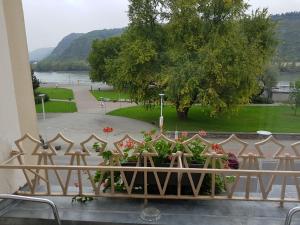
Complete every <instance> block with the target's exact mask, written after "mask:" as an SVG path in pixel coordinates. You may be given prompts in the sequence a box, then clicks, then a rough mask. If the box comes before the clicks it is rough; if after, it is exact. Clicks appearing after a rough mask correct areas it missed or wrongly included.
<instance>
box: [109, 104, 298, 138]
mask: <svg viewBox="0 0 300 225" xmlns="http://www.w3.org/2000/svg"><path fill="white" fill-rule="evenodd" d="M108 114H109V115H114V116H124V117H129V118H133V119H137V120H142V121H145V122H149V123H155V125H157V124H158V118H159V116H160V110H159V107H155V108H154V109H153V110H146V109H145V108H144V107H142V106H134V107H129V108H122V109H117V110H115V111H112V112H109V113H108ZM163 115H164V127H165V129H166V130H186V131H198V130H201V129H204V130H207V131H228V132H255V131H257V130H267V131H271V132H280V133H284V132H286V133H300V115H297V116H295V115H294V113H293V111H292V110H291V108H290V107H288V106H244V107H242V108H241V109H240V111H239V112H238V113H235V114H233V115H231V116H222V117H219V118H211V117H210V116H209V113H208V111H207V110H205V109H203V108H201V107H199V106H194V107H193V108H191V110H190V112H189V119H188V120H187V121H180V120H178V119H177V116H176V111H175V108H173V107H171V106H166V107H164V110H163Z"/></svg>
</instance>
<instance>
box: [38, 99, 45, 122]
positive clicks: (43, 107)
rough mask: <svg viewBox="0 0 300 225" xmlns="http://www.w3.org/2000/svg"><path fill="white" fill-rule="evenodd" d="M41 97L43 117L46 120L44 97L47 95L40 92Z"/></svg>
mask: <svg viewBox="0 0 300 225" xmlns="http://www.w3.org/2000/svg"><path fill="white" fill-rule="evenodd" d="M39 97H41V99H42V110H43V119H44V121H45V119H46V115H45V104H44V97H45V94H39Z"/></svg>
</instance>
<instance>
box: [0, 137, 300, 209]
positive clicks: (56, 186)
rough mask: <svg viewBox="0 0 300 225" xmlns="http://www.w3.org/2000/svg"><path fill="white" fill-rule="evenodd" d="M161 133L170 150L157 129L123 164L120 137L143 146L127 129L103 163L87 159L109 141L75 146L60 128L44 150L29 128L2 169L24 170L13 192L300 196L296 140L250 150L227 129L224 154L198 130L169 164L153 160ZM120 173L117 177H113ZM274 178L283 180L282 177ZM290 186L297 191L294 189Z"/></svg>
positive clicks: (150, 196)
mask: <svg viewBox="0 0 300 225" xmlns="http://www.w3.org/2000/svg"><path fill="white" fill-rule="evenodd" d="M162 139H163V140H164V141H166V142H168V143H169V146H170V148H174V146H175V144H176V142H175V141H174V140H171V139H169V138H167V137H166V136H164V135H160V136H158V137H157V138H156V139H155V140H154V141H152V142H151V143H150V145H149V146H148V151H143V152H139V151H136V150H135V151H134V152H133V155H135V156H136V159H137V160H136V161H135V162H134V164H131V165H126V166H124V164H122V157H123V156H124V152H123V149H122V148H121V147H120V146H122V143H123V142H124V141H126V142H128V141H129V142H130V143H132V145H133V146H136V148H133V149H138V146H141V145H142V144H143V143H142V142H141V141H138V140H135V139H133V138H131V137H130V136H128V135H126V136H125V137H124V138H122V139H121V140H119V141H117V142H114V146H115V150H113V151H112V154H111V157H110V158H109V160H108V161H104V160H103V159H102V157H101V156H97V157H99V162H100V164H97V165H92V164H90V163H89V158H93V159H95V157H96V156H95V155H92V154H91V151H90V146H89V145H91V144H90V143H94V142H95V141H97V142H99V143H100V147H99V149H98V150H99V151H100V153H101V152H104V151H107V146H108V142H106V141H104V140H103V139H101V138H99V137H98V136H96V135H94V134H93V135H91V136H90V137H89V138H88V139H87V140H85V141H83V142H81V143H80V148H79V149H76V148H74V147H73V146H74V142H73V141H71V140H69V139H67V138H66V137H64V136H63V135H62V134H61V133H59V134H58V135H57V136H56V137H54V138H53V139H52V140H50V141H49V142H48V145H49V147H48V148H46V149H44V148H42V144H41V142H40V141H39V140H36V139H35V138H33V137H32V136H30V135H29V134H26V135H24V136H23V137H22V138H21V139H19V140H17V141H16V142H15V143H16V147H17V149H15V150H13V151H12V157H11V158H10V159H8V160H7V161H5V162H3V163H2V164H1V165H0V169H18V170H21V171H22V173H23V174H24V177H25V179H26V181H27V190H20V191H18V193H19V194H22V195H53V196H74V195H86V196H105V197H127V198H143V199H158V198H161V199H219V200H221V199H222V200H226V199H228V200H247V201H278V202H280V203H281V205H282V204H283V202H299V201H300V189H299V181H298V178H299V177H300V171H299V170H297V169H296V167H297V162H298V161H299V160H300V154H299V147H300V142H296V143H294V144H292V145H290V146H285V145H283V144H281V143H280V142H279V141H278V140H276V139H275V138H274V137H272V136H270V137H268V138H267V139H265V140H263V141H260V142H257V143H255V144H254V147H252V148H251V146H250V145H249V144H248V143H246V142H244V141H242V140H240V139H239V138H237V137H236V136H235V135H231V136H230V137H229V138H228V139H226V140H224V141H222V142H220V143H218V144H219V145H220V146H221V147H222V149H223V152H222V153H217V152H215V151H213V150H212V145H213V144H212V143H211V142H209V141H208V140H205V139H203V138H202V137H200V136H199V135H195V136H193V137H192V138H190V139H188V140H186V141H184V142H182V145H183V146H184V148H183V150H182V151H177V152H175V153H172V155H171V157H170V163H169V166H168V167H155V165H154V159H155V157H157V152H156V150H155V148H154V147H153V146H154V144H155V142H157V141H158V140H162ZM58 140H60V141H63V142H64V144H63V146H64V147H65V151H64V154H63V155H64V156H63V157H64V158H65V159H64V160H67V161H69V163H65V165H60V164H56V158H57V157H61V156H59V154H58V152H57V151H56V149H55V142H57V141H58ZM194 140H199V141H201V143H203V144H204V145H205V146H206V147H205V149H204V151H203V152H202V153H201V154H202V155H203V156H204V157H205V163H204V165H202V168H189V166H190V164H189V157H191V156H192V153H191V152H190V150H189V144H190V143H191V142H192V141H194ZM29 143H30V144H29ZM228 145H229V147H228ZM24 146H33V148H32V149H30V151H31V152H32V154H31V156H30V157H34V156H35V157H36V158H37V164H35V165H26V164H24V163H23V162H24V160H23V158H24V157H28V156H27V155H26V154H25V152H30V151H29V149H26V151H25V147H24ZM265 146H269V150H270V149H271V150H273V154H272V155H270V154H266V152H267V150H266V149H265ZM270 146H271V147H270ZM27 148H28V147H27ZM232 149H235V150H236V153H235V154H236V156H237V158H238V159H239V162H240V167H239V169H226V168H224V164H223V160H222V159H223V157H224V154H227V153H228V152H231V150H232ZM60 154H61V153H60ZM265 160H272V162H273V163H276V166H275V168H274V170H262V169H261V165H262V162H264V161H265ZM101 162H102V163H101ZM217 165H218V166H217ZM96 173H97V174H98V179H97V182H96V181H95V179H94V176H95V174H96ZM117 177H118V180H116V179H117ZM108 178H109V179H108ZM208 178H209V179H208ZM228 178H230V179H228ZM278 178H280V180H279V181H278ZM204 180H205V182H206V183H205V182H204ZM220 180H221V181H222V186H223V190H222V191H221V192H220V191H218V190H216V187H217V185H218V183H219V182H220ZM207 181H209V182H208V183H209V185H208V183H207ZM118 182H119V183H118ZM120 182H121V183H120ZM204 185H206V186H207V185H208V187H206V189H205V190H206V192H203V191H201V190H202V189H203V186H204ZM120 186H121V187H122V188H121V189H120V188H119V187H120ZM107 187H109V188H107ZM153 188H154V189H155V190H153ZM150 189H151V190H150ZM287 189H294V191H293V192H291V191H289V190H287ZM207 190H208V191H207Z"/></svg>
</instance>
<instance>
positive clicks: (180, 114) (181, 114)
mask: <svg viewBox="0 0 300 225" xmlns="http://www.w3.org/2000/svg"><path fill="white" fill-rule="evenodd" d="M176 111H177V117H178V119H180V120H187V118H188V113H189V108H183V110H181V111H179V109H176Z"/></svg>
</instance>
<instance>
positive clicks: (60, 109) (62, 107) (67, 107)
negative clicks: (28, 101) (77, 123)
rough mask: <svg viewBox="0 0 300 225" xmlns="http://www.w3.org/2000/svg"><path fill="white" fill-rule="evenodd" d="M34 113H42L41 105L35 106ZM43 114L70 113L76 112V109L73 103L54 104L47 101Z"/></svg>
mask: <svg viewBox="0 0 300 225" xmlns="http://www.w3.org/2000/svg"><path fill="white" fill-rule="evenodd" d="M35 108H36V112H38V113H41V112H42V104H37V105H35ZM45 112H46V113H47V112H49V113H50V112H51V113H64V112H66V113H70V112H77V107H76V104H75V103H74V102H55V101H49V102H46V103H45Z"/></svg>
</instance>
